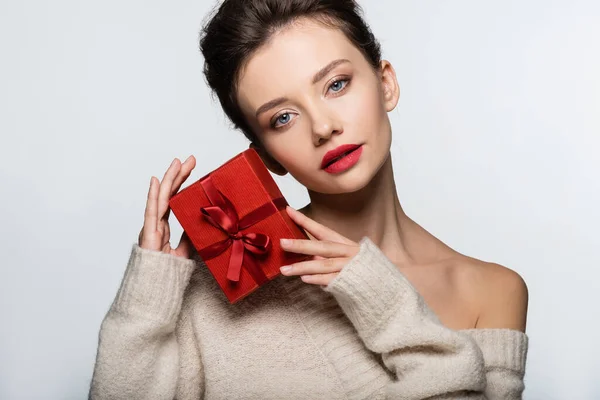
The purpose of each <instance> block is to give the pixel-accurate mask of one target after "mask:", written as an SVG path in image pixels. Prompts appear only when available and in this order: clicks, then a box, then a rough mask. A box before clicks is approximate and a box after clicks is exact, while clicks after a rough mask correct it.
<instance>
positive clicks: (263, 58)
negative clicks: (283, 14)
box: [238, 20, 366, 111]
mask: <svg viewBox="0 0 600 400" xmlns="http://www.w3.org/2000/svg"><path fill="white" fill-rule="evenodd" d="M339 58H346V59H348V60H350V61H351V62H352V64H356V63H360V62H363V63H366V60H364V57H363V56H362V53H361V52H360V51H359V50H358V49H357V48H356V47H355V46H354V44H353V43H352V42H350V41H349V40H348V38H346V36H345V35H344V34H343V32H342V31H341V30H340V29H337V28H329V27H326V26H324V25H323V24H321V23H319V22H316V21H312V20H302V21H301V22H297V23H294V24H293V25H290V26H288V27H286V28H284V29H282V30H281V31H279V32H277V33H275V34H274V35H273V36H272V37H271V39H270V40H269V41H268V42H267V43H266V44H265V45H263V46H262V47H260V48H259V49H258V50H257V51H256V52H255V53H254V54H253V55H252V56H251V57H250V59H249V60H248V61H247V63H246V65H245V67H244V69H243V70H242V71H241V74H240V79H239V82H238V100H239V102H240V106H241V107H242V109H245V110H246V111H250V110H255V109H256V108H258V107H259V106H260V105H261V104H263V103H265V102H267V101H269V100H272V99H274V98H277V97H281V96H288V95H290V94H291V93H293V92H294V91H295V90H298V89H303V90H306V88H307V87H308V86H310V85H312V82H311V81H312V77H313V75H314V74H315V73H316V72H317V71H318V70H319V69H321V68H323V67H324V66H325V65H327V64H328V63H330V62H331V61H333V60H335V59H339Z"/></svg>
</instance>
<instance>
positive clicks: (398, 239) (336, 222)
mask: <svg viewBox="0 0 600 400" xmlns="http://www.w3.org/2000/svg"><path fill="white" fill-rule="evenodd" d="M309 196H310V200H311V202H310V204H309V205H307V206H306V207H305V208H304V209H303V210H302V212H304V213H305V214H306V215H307V216H309V217H310V218H312V219H313V220H315V221H317V222H319V223H321V224H323V225H325V226H327V227H329V228H331V229H333V230H334V231H336V232H338V233H340V234H341V235H343V236H345V237H347V238H348V239H351V240H353V241H355V242H358V241H359V240H360V239H361V238H362V237H364V236H368V237H369V239H371V240H372V241H373V242H374V243H375V244H376V245H377V246H378V247H379V248H380V249H381V250H382V251H383V252H384V253H385V254H386V255H387V256H388V257H389V258H390V259H392V260H396V261H398V262H403V261H407V260H410V259H412V258H413V257H412V254H411V250H412V249H409V248H408V246H407V244H408V243H410V236H411V235H412V234H413V233H414V232H415V225H416V224H415V223H414V222H413V221H412V220H411V219H410V218H408V216H407V215H406V214H405V213H404V210H403V209H402V206H401V205H400V201H399V199H398V195H397V192H396V186H395V183H394V172H393V169H392V160H391V156H388V157H387V159H386V161H385V163H384V164H383V166H382V167H381V168H380V169H379V171H378V172H377V174H376V176H375V177H374V178H373V179H372V180H371V182H369V184H368V185H367V186H365V187H364V188H362V189H360V190H358V191H356V192H353V193H344V194H333V195H332V194H323V193H317V192H313V191H310V190H309Z"/></svg>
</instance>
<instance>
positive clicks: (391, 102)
mask: <svg viewBox="0 0 600 400" xmlns="http://www.w3.org/2000/svg"><path fill="white" fill-rule="evenodd" d="M380 77H381V88H382V91H383V101H384V104H385V109H386V111H387V112H390V111H392V110H393V109H394V108H396V105H397V104H398V99H399V98H400V86H399V85H398V80H397V79H396V71H394V67H392V64H391V63H390V62H389V61H387V60H381V63H380Z"/></svg>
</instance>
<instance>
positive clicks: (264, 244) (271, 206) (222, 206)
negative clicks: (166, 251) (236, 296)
mask: <svg viewBox="0 0 600 400" xmlns="http://www.w3.org/2000/svg"><path fill="white" fill-rule="evenodd" d="M200 184H201V185H202V188H203V189H204V192H205V193H206V196H207V197H208V200H209V201H210V203H211V204H212V205H211V206H207V207H202V208H201V209H200V211H201V212H202V214H203V215H204V217H205V218H206V220H207V221H208V222H209V223H210V224H211V225H213V226H215V227H216V228H218V229H220V230H222V231H223V232H225V233H226V234H227V236H228V237H227V239H225V240H222V241H220V242H217V243H214V244H212V245H210V246H208V247H205V248H204V249H202V250H200V251H199V252H198V254H199V255H200V256H201V257H202V258H203V259H204V260H209V259H211V258H214V257H216V256H218V255H219V254H221V253H223V252H224V251H225V250H227V249H228V248H229V247H230V246H233V247H232V249H231V256H230V257H229V267H228V269H227V279H229V280H230V281H233V282H238V281H239V280H240V274H241V270H242V264H243V265H245V266H246V269H247V270H248V272H250V274H251V275H252V277H253V278H254V280H255V281H256V283H257V284H258V285H262V284H263V283H265V282H266V281H267V280H268V278H267V277H266V275H265V274H264V272H263V271H262V269H260V267H259V266H258V265H257V264H256V263H255V262H254V260H253V259H252V257H248V256H247V255H248V253H246V252H245V250H248V252H250V253H252V254H254V255H264V254H267V253H268V252H269V251H270V250H271V239H270V238H269V236H267V235H265V234H262V233H242V232H241V231H242V230H244V229H247V228H249V227H250V226H252V225H254V224H256V223H257V222H259V221H262V220H263V219H265V218H267V217H269V216H271V215H273V214H275V213H276V212H278V211H279V210H280V209H281V208H285V206H286V205H287V202H286V201H285V199H284V198H281V197H280V198H278V199H275V200H273V201H272V202H269V203H266V204H263V205H262V206H260V207H258V208H257V209H255V210H254V211H252V212H250V213H249V214H247V215H246V216H245V217H243V218H241V219H240V218H239V216H238V213H237V211H236V210H235V207H234V206H233V204H232V203H231V201H230V200H229V199H228V198H227V197H226V196H225V195H224V194H223V193H221V192H220V191H219V190H218V189H217V188H216V187H215V185H214V183H213V182H212V179H211V178H210V176H208V177H206V178H204V179H202V180H201V181H200Z"/></svg>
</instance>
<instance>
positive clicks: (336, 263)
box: [280, 257, 348, 276]
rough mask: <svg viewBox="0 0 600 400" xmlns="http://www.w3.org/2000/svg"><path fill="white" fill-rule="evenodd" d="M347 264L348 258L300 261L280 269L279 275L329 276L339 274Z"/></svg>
mask: <svg viewBox="0 0 600 400" xmlns="http://www.w3.org/2000/svg"><path fill="white" fill-rule="evenodd" d="M347 263H348V258H347V257H343V258H339V257H337V258H326V259H323V260H310V261H302V262H298V263H295V264H291V265H286V266H283V267H281V268H280V269H281V273H282V274H283V275H286V276H292V275H313V274H329V273H332V272H340V271H341V270H342V268H344V265H346V264H347Z"/></svg>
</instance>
